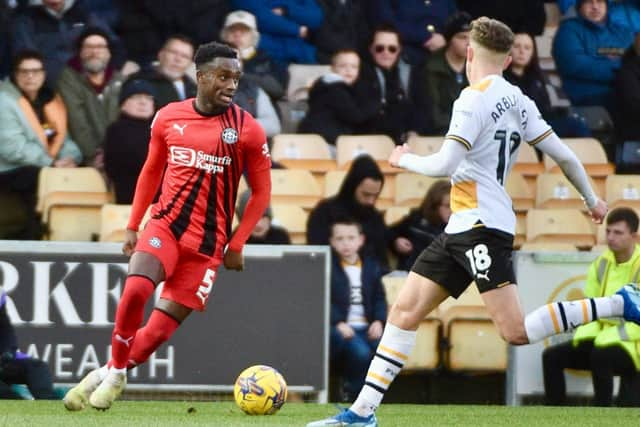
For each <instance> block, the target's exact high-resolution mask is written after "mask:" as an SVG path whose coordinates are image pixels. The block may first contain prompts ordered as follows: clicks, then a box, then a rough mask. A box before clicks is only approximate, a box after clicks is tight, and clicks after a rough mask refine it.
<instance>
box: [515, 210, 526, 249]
mask: <svg viewBox="0 0 640 427" xmlns="http://www.w3.org/2000/svg"><path fill="white" fill-rule="evenodd" d="M526 239H527V214H526V212H517V213H516V234H515V236H514V237H513V247H514V249H518V248H519V247H520V246H522V243H524V241H525V240H526Z"/></svg>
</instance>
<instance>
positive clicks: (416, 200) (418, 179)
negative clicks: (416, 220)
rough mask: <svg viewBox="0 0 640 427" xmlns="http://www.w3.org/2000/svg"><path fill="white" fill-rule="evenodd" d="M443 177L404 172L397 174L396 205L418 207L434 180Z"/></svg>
mask: <svg viewBox="0 0 640 427" xmlns="http://www.w3.org/2000/svg"><path fill="white" fill-rule="evenodd" d="M439 179H441V178H434V177H431V176H426V175H421V174H417V173H413V172H402V173H399V174H397V175H396V182H395V185H396V189H395V205H396V206H410V207H417V206H419V205H420V203H421V202H422V199H424V196H425V194H427V191H428V190H429V188H430V187H431V185H433V183H434V182H436V181H438V180H439Z"/></svg>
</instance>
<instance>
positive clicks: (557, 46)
mask: <svg viewBox="0 0 640 427" xmlns="http://www.w3.org/2000/svg"><path fill="white" fill-rule="evenodd" d="M576 9H577V12H578V15H577V16H576V17H574V18H569V19H566V20H564V21H562V22H561V24H560V27H559V28H558V32H557V33H556V36H555V39H554V40H553V52H552V53H553V58H554V60H555V62H556V67H557V69H558V72H559V73H560V78H561V79H562V83H563V87H564V90H565V91H566V93H567V95H568V96H569V99H570V101H571V103H572V104H573V105H601V106H604V107H607V108H608V109H611V107H612V105H613V100H612V99H611V94H612V89H613V86H612V84H613V80H614V77H615V74H616V72H617V70H618V69H619V68H620V62H621V58H622V55H623V54H624V52H625V50H626V49H627V48H628V47H629V46H630V45H631V43H632V41H633V31H632V30H631V29H630V28H629V27H626V26H623V25H620V24H618V23H615V22H613V21H612V20H611V19H610V18H609V10H608V9H609V2H608V1H606V0H578V1H577V2H576Z"/></svg>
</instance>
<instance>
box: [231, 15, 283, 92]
mask: <svg viewBox="0 0 640 427" xmlns="http://www.w3.org/2000/svg"><path fill="white" fill-rule="evenodd" d="M220 38H221V39H222V41H224V42H225V43H227V44H229V45H230V46H232V47H234V48H236V49H238V54H239V56H240V59H241V60H242V67H243V70H244V71H243V74H242V80H251V81H254V82H256V83H257V84H258V85H259V86H260V87H261V88H262V89H263V90H264V91H265V92H267V94H268V95H269V97H270V98H271V100H272V101H273V102H276V101H277V100H279V99H280V98H282V97H283V96H284V94H285V85H286V84H287V79H288V78H287V73H288V71H287V70H286V68H284V67H282V65H279V64H277V63H275V62H274V61H273V60H272V59H271V57H270V56H269V55H268V54H267V52H265V51H264V50H262V49H258V47H257V46H258V42H259V41H260V33H258V27H257V25H256V18H255V16H253V15H252V14H251V13H249V12H247V11H244V10H236V11H233V12H231V13H230V14H229V15H227V18H226V19H225V21H224V27H223V28H222V31H221V33H220Z"/></svg>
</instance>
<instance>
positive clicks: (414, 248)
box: [390, 179, 451, 271]
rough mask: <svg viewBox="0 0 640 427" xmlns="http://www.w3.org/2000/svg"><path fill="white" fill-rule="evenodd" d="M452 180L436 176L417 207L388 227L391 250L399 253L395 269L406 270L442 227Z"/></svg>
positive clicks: (447, 220)
mask: <svg viewBox="0 0 640 427" xmlns="http://www.w3.org/2000/svg"><path fill="white" fill-rule="evenodd" d="M450 192H451V183H450V182H449V181H447V180H444V179H443V180H439V181H437V182H435V183H433V185H431V187H429V190H428V191H427V194H425V196H424V199H422V203H420V206H419V207H418V208H417V209H412V210H411V211H410V212H409V214H408V215H407V216H405V217H404V218H402V219H401V220H400V221H399V222H398V223H397V224H394V225H393V226H392V227H391V230H390V234H391V236H392V242H393V243H392V244H393V246H392V250H393V252H394V253H395V254H396V255H397V257H398V266H397V269H398V270H406V271H409V270H410V269H411V267H412V266H413V263H414V262H415V261H416V259H417V258H418V255H420V253H421V252H422V251H423V250H424V249H425V248H426V247H427V246H429V245H430V244H431V242H432V241H433V239H435V238H436V237H437V236H438V235H439V234H440V233H442V232H443V231H444V228H445V227H446V225H447V223H448V222H449V217H450V216H451V206H450V205H449V193H450Z"/></svg>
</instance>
